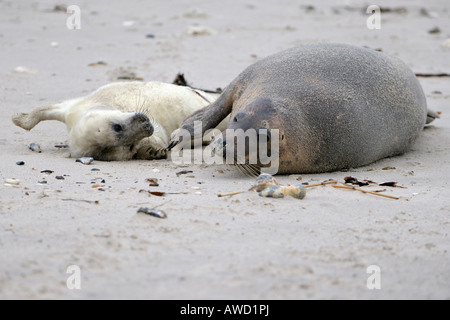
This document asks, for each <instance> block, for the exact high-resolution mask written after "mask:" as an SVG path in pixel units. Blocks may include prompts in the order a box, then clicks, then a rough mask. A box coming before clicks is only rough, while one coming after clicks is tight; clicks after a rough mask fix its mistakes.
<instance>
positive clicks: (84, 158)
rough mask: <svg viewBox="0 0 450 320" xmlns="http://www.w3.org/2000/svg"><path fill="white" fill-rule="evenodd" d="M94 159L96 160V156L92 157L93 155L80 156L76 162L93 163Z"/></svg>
mask: <svg viewBox="0 0 450 320" xmlns="http://www.w3.org/2000/svg"><path fill="white" fill-rule="evenodd" d="M93 161H94V158H92V157H83V158H78V159H77V160H75V162H81V163H82V164H84V165H88V164H91V163H92V162H93Z"/></svg>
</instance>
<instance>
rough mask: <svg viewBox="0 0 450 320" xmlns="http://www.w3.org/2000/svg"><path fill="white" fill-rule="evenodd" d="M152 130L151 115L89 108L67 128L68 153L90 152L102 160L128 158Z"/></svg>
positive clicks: (82, 155)
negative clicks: (149, 116)
mask: <svg viewBox="0 0 450 320" xmlns="http://www.w3.org/2000/svg"><path fill="white" fill-rule="evenodd" d="M153 131H154V127H153V125H152V123H151V121H150V119H149V118H148V117H147V116H146V115H145V114H143V113H139V112H122V111H119V110H112V109H109V108H108V107H95V108H91V109H89V110H87V111H86V112H85V113H84V114H82V115H81V117H80V118H79V119H78V121H77V122H76V123H75V124H74V126H73V127H72V128H71V130H70V132H69V140H70V151H71V156H72V157H85V156H89V157H93V158H94V159H96V160H103V161H122V160H130V159H132V158H133V156H134V155H135V154H136V152H137V148H138V146H139V143H140V141H141V140H142V139H143V138H146V137H149V136H151V135H152V134H153Z"/></svg>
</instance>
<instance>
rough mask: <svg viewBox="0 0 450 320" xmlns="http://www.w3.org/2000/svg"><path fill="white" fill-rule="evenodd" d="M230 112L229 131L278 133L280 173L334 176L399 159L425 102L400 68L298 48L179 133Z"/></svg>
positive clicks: (360, 51)
mask: <svg viewBox="0 0 450 320" xmlns="http://www.w3.org/2000/svg"><path fill="white" fill-rule="evenodd" d="M257 100H258V101H260V102H258V101H257ZM259 105H260V106H259ZM268 110H270V112H268ZM238 112H239V117H237V119H236V120H237V121H233V119H234V117H235V115H236V114H237V113H238ZM230 113H231V119H232V121H231V123H230V127H229V128H237V127H243V129H244V130H246V129H248V127H253V128H255V129H257V128H260V127H262V121H265V122H264V124H263V125H265V126H266V127H268V128H270V129H279V130H280V167H279V171H278V173H280V174H285V173H316V172H326V171H333V170H339V169H345V168H351V167H358V166H363V165H366V164H369V163H371V162H374V161H376V160H378V159H381V158H384V157H389V156H395V155H400V154H402V153H404V152H406V151H407V150H408V148H409V147H410V146H411V145H412V143H413V142H414V141H415V140H416V138H417V137H418V135H419V134H420V132H421V131H422V129H423V127H424V125H425V123H426V121H427V105H426V99H425V95H424V93H423V90H422V88H421V86H420V84H419V82H418V80H417V79H416V77H415V75H414V73H413V72H412V71H411V70H410V69H409V68H408V66H407V65H406V64H405V63H403V62H402V61H400V60H399V59H397V58H395V57H390V56H387V55H385V54H383V53H380V52H376V51H373V50H370V49H366V48H360V47H355V46H351V45H345V44H312V45H304V46H300V47H295V48H292V49H288V50H285V51H283V52H280V53H278V54H275V55H272V56H269V57H267V58H265V59H262V60H261V61H259V62H257V63H255V64H253V65H251V66H250V67H248V68H247V69H246V70H244V71H243V72H242V73H241V74H240V75H239V76H238V77H237V78H236V79H235V80H234V81H233V82H232V83H231V84H230V85H229V86H228V87H227V88H226V90H225V91H224V92H223V94H222V95H221V96H220V97H219V98H218V100H216V101H215V102H214V103H212V104H211V105H209V106H208V107H206V108H204V109H201V110H199V111H197V112H195V113H194V114H193V115H192V116H190V117H188V118H187V119H186V120H185V121H184V122H183V124H182V128H183V129H187V130H188V131H190V132H192V133H193V123H194V121H199V120H200V121H203V131H205V130H207V129H210V128H214V127H215V126H216V125H217V124H218V123H219V122H220V121H221V120H222V119H224V118H225V117H226V116H227V115H228V114H230ZM246 114H247V118H246V117H245V115H246ZM265 115H266V116H265ZM429 120H430V119H429ZM267 124H268V126H267Z"/></svg>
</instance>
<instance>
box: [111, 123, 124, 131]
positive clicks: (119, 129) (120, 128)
mask: <svg viewBox="0 0 450 320" xmlns="http://www.w3.org/2000/svg"><path fill="white" fill-rule="evenodd" d="M112 128H113V130H114V131H115V132H121V131H122V130H123V128H122V126H121V125H120V124H113V126H112Z"/></svg>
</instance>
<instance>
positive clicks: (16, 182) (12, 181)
mask: <svg viewBox="0 0 450 320" xmlns="http://www.w3.org/2000/svg"><path fill="white" fill-rule="evenodd" d="M5 184H6V185H11V186H18V185H19V184H20V180H19V179H15V178H12V179H6V180H5Z"/></svg>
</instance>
